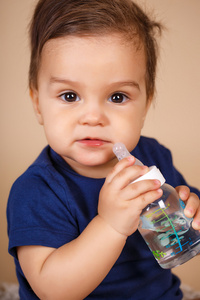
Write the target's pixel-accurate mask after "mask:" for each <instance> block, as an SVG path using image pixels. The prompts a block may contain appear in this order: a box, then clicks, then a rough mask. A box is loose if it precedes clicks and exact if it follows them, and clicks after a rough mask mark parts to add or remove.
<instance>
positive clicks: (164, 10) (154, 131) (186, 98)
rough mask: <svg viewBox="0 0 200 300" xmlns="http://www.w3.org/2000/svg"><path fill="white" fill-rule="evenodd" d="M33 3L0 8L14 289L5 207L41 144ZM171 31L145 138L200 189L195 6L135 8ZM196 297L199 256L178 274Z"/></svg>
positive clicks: (1, 238) (0, 162) (1, 252)
mask: <svg viewBox="0 0 200 300" xmlns="http://www.w3.org/2000/svg"><path fill="white" fill-rule="evenodd" d="M34 3H35V1H34V0H0V114H1V115H0V122H1V124H0V130H1V135H0V136H1V148H0V168H1V173H0V176H1V178H0V185H1V187H0V193H1V198H0V281H9V282H12V281H16V277H15V271H14V264H13V260H12V258H11V257H10V256H9V255H8V254H7V242H8V241H7V233H6V217H5V210H6V202H7V197H8V193H9V190H10V187H11V184H12V183H13V181H14V180H15V179H16V178H17V177H18V176H19V175H20V174H21V173H22V172H23V171H24V170H25V169H26V168H27V167H28V166H29V164H31V163H32V161H33V160H34V159H35V158H36V156H37V155H38V154H39V152H40V150H41V149H42V148H43V146H44V145H45V144H46V141H45V138H44V135H43V131H42V128H41V127H40V126H39V125H38V124H37V122H36V120H35V116H34V114H33V111H32V107H31V103H30V100H29V93H28V88H27V72H28V63H29V48H28V42H27V24H28V22H29V19H30V16H31V12H32V9H33V7H34ZM138 3H140V4H143V5H144V6H145V7H146V8H148V9H150V10H152V9H153V10H155V14H156V15H157V17H158V19H160V20H162V21H163V22H164V23H165V24H166V25H167V27H168V31H166V32H165V35H164V37H163V39H162V42H161V48H162V52H161V60H160V65H159V73H158V82H157V97H156V105H155V107H154V108H152V109H151V111H150V114H149V116H148V118H147V121H146V124H145V127H144V131H143V133H144V134H146V135H149V136H153V137H156V138H157V139H159V141H160V142H161V143H163V144H164V145H167V146H168V147H169V148H170V149H171V150H172V152H173V157H174V163H175V165H176V167H177V168H178V169H179V170H180V171H181V172H182V173H183V174H184V175H185V178H186V179H187V180H188V182H189V183H190V184H192V185H195V186H196V187H198V188H200V159H199V154H200V150H199V149H200V118H199V113H200V34H199V30H200V1H199V0H162V1H161V0H146V1H144V0H138ZM175 272H176V273H177V274H180V277H181V278H182V279H183V282H185V283H188V284H190V285H191V286H193V287H194V288H196V289H200V285H199V278H200V256H198V257H196V258H194V259H193V260H191V261H190V262H188V263H186V264H185V265H183V266H180V267H178V268H176V269H175Z"/></svg>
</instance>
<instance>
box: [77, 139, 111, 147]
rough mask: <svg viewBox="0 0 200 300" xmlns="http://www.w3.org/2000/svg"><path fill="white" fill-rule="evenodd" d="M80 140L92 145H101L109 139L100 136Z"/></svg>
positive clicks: (82, 142)
mask: <svg viewBox="0 0 200 300" xmlns="http://www.w3.org/2000/svg"><path fill="white" fill-rule="evenodd" d="M78 142H79V143H81V144H83V145H85V146H90V147H100V146H103V145H105V144H106V143H108V141H106V140H103V139H99V138H83V139H81V140H78Z"/></svg>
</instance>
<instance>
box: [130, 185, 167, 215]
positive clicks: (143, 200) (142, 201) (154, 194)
mask: <svg viewBox="0 0 200 300" xmlns="http://www.w3.org/2000/svg"><path fill="white" fill-rule="evenodd" d="M162 194H163V191H162V189H156V190H153V191H149V192H147V193H144V194H142V195H140V196H139V197H137V198H135V199H133V200H132V201H131V205H132V206H133V208H132V209H135V210H138V212H139V214H141V212H142V210H143V209H144V208H145V207H146V206H148V205H149V204H150V203H152V202H154V201H156V200H158V199H159V198H160V197H161V196H162Z"/></svg>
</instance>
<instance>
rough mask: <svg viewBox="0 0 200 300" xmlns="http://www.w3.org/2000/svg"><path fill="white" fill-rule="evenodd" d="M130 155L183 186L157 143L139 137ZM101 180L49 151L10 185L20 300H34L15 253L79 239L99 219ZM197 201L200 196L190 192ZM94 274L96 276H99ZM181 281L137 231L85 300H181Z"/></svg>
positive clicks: (11, 237) (11, 248) (11, 247)
mask: <svg viewBox="0 0 200 300" xmlns="http://www.w3.org/2000/svg"><path fill="white" fill-rule="evenodd" d="M132 154H133V155H134V156H135V157H137V158H138V159H139V160H141V161H142V162H143V163H144V164H145V165H147V166H151V165H156V166H157V167H158V168H159V169H160V171H161V172H162V173H163V175H164V177H165V179H166V182H167V183H168V184H170V185H172V186H174V187H175V186H178V185H187V183H186V182H185V180H184V178H183V177H182V175H181V174H180V173H179V172H178V171H177V170H176V169H175V168H174V166H173V163H172V157H171V153H170V151H169V150H168V149H166V148H165V147H163V146H162V145H160V144H159V143H158V142H157V141H156V140H154V139H150V138H146V137H141V138H140V141H139V143H138V145H137V147H136V148H135V149H134V150H133V151H132ZM103 184H104V179H94V178H88V177H84V176H81V175H79V174H77V173H76V172H74V171H73V170H72V169H71V168H70V167H69V166H68V165H67V163H66V162H65V161H64V160H63V159H62V158H61V157H60V156H59V155H58V154H57V153H55V152H54V151H53V150H52V149H51V148H50V147H49V146H47V147H46V148H45V149H44V150H43V151H42V153H41V154H40V155H39V157H38V158H37V160H36V161H35V162H34V163H33V164H32V165H31V166H30V167H29V168H28V169H27V170H26V171H25V173H24V174H22V175H21V176H20V177H19V178H18V179H17V180H16V182H15V183H14V185H13V187H12V189H11V192H10V196H9V201H8V207H7V218H8V235H9V253H10V254H11V255H13V256H14V259H15V264H16V272H17V277H18V280H19V284H20V299H22V300H25V299H29V300H31V299H38V297H37V296H36V295H35V294H34V292H33V291H32V289H31V287H30V286H29V284H28V282H27V280H26V278H25V276H24V274H23V272H22V270H21V268H20V265H19V262H18V259H17V253H16V247H17V246H24V245H42V246H45V247H53V248H59V247H60V246H62V245H64V244H66V243H68V242H70V241H72V240H73V239H75V238H76V237H78V236H79V235H80V233H81V232H82V231H83V230H84V229H85V227H86V226H87V225H88V223H89V222H90V221H91V220H92V219H93V218H94V217H95V216H96V214H97V205H98V197H99V191H100V189H101V187H102V185H103ZM190 188H191V190H192V191H193V192H195V193H196V194H198V196H200V191H199V190H197V189H195V188H192V187H190ZM97 272H98V270H97ZM179 285H180V281H179V279H178V278H177V277H176V276H174V275H173V274H172V273H171V271H170V270H164V269H162V268H161V267H160V266H159V265H158V263H157V262H156V260H155V259H154V257H153V255H152V253H151V252H150V250H149V248H148V247H147V245H146V243H145V242H144V240H143V238H142V237H141V236H140V234H139V232H138V231H136V232H135V233H134V234H133V235H131V236H130V237H128V239H127V242H126V245H125V247H124V249H123V251H122V253H121V255H120V257H119V258H118V260H117V261H116V263H115V265H114V266H113V268H112V269H111V271H110V272H109V274H108V275H107V276H106V278H105V279H104V280H103V282H102V283H101V284H100V285H99V286H98V287H97V288H96V289H95V290H94V291H93V292H92V293H91V294H90V295H89V296H88V297H87V298H86V299H95V300H96V299H116V300H117V299H118V300H125V299H134V300H142V299H148V300H156V299H160V300H169V299H170V300H179V299H182V293H181V291H180V289H179Z"/></svg>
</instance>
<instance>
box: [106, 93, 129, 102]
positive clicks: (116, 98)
mask: <svg viewBox="0 0 200 300" xmlns="http://www.w3.org/2000/svg"><path fill="white" fill-rule="evenodd" d="M127 98H128V97H127V96H126V95H124V94H122V93H115V94H113V95H112V96H111V97H110V98H109V101H110V102H113V103H116V104H121V103H123V102H125V101H126V100H127Z"/></svg>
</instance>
